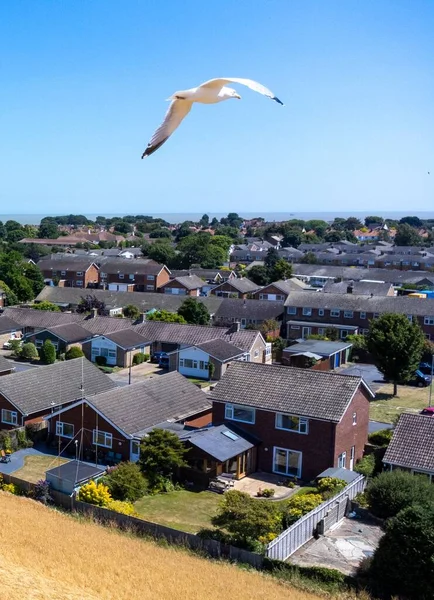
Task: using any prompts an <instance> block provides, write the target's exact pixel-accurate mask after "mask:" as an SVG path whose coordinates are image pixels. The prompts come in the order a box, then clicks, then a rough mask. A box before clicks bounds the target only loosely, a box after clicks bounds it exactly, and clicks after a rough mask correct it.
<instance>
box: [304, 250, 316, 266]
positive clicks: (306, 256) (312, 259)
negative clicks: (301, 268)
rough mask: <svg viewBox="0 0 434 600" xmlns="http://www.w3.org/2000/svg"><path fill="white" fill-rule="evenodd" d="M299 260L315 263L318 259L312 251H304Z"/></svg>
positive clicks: (305, 262)
mask: <svg viewBox="0 0 434 600" xmlns="http://www.w3.org/2000/svg"><path fill="white" fill-rule="evenodd" d="M300 262H301V263H302V264H305V265H316V264H317V262H318V260H317V257H316V255H315V253H314V252H306V254H303V256H302V257H301V258H300Z"/></svg>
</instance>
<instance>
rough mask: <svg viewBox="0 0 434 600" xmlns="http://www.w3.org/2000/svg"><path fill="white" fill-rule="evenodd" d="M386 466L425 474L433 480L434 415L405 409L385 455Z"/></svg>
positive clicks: (433, 481)
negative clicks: (405, 411) (414, 412)
mask: <svg viewBox="0 0 434 600" xmlns="http://www.w3.org/2000/svg"><path fill="white" fill-rule="evenodd" d="M383 463H384V466H385V468H386V469H390V470H391V471H392V470H394V469H401V470H402V471H409V472H410V473H413V474H414V475H424V476H426V477H428V479H429V480H430V481H431V482H432V483H434V417H432V416H430V415H417V414H410V413H403V414H402V415H401V416H400V417H399V421H398V424H397V425H396V427H395V430H394V432H393V436H392V439H391V441H390V444H389V446H388V448H387V450H386V454H385V455H384V458H383Z"/></svg>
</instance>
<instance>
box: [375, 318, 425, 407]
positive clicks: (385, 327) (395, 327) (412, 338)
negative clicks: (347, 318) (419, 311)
mask: <svg viewBox="0 0 434 600" xmlns="http://www.w3.org/2000/svg"><path fill="white" fill-rule="evenodd" d="M424 340H425V337H424V334H423V332H422V330H421V328H420V326H419V324H418V323H417V322H410V321H409V320H408V317H407V315H402V314H398V313H388V314H383V315H381V316H380V317H378V318H377V319H373V320H372V321H371V323H370V327H369V332H368V334H367V336H366V348H367V350H368V352H370V353H371V354H372V357H373V360H374V363H375V365H376V367H377V369H378V370H379V371H381V373H383V375H384V377H385V378H386V379H387V380H389V381H392V382H393V395H394V396H396V394H397V388H398V383H405V382H407V381H409V380H410V379H411V377H412V376H413V375H414V372H415V371H416V369H417V367H418V365H419V361H420V358H421V356H422V351H423V347H424Z"/></svg>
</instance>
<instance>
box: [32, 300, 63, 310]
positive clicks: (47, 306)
mask: <svg viewBox="0 0 434 600" xmlns="http://www.w3.org/2000/svg"><path fill="white" fill-rule="evenodd" d="M32 308H33V309H34V310H50V311H51V312H61V311H60V308H59V307H58V306H57V304H53V303H52V302H48V300H43V301H42V302H38V304H33V305H32Z"/></svg>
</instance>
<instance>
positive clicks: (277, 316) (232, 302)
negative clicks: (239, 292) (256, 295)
mask: <svg viewBox="0 0 434 600" xmlns="http://www.w3.org/2000/svg"><path fill="white" fill-rule="evenodd" d="M213 297H214V298H215V296H210V299H211V298H213ZM284 312H285V307H284V303H283V302H277V301H275V302H269V301H268V300H251V299H249V300H241V299H239V298H224V299H222V301H221V303H220V305H219V306H218V308H216V309H215V312H214V315H213V323H214V324H215V325H218V326H219V327H229V326H230V325H231V324H232V323H239V324H240V327H241V329H245V328H246V327H247V326H249V327H257V328H259V326H260V325H262V323H263V322H264V321H277V322H278V323H279V328H280V324H281V323H282V321H283V316H284Z"/></svg>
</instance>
